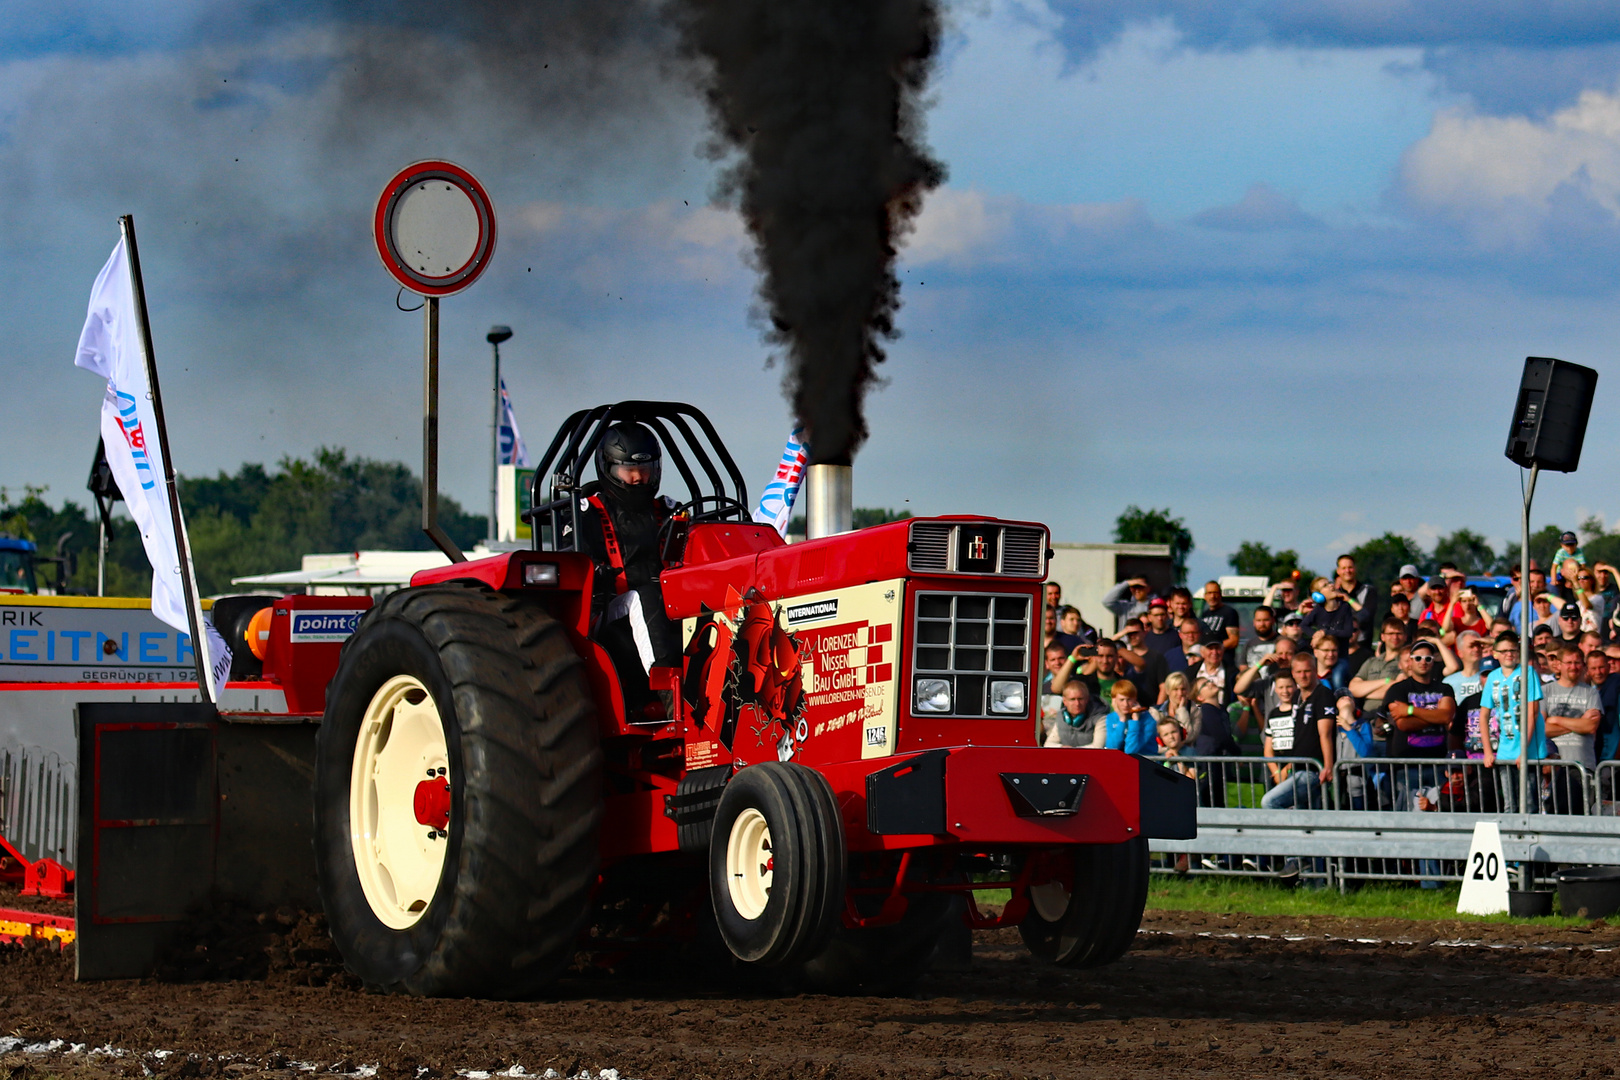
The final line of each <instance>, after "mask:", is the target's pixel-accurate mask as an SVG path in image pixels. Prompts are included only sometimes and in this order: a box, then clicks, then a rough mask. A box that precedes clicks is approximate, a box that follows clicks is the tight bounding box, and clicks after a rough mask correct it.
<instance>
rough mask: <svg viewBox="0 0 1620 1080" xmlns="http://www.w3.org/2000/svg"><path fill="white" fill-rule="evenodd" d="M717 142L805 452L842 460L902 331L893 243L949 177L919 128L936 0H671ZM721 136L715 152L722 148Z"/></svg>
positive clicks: (936, 32) (724, 189)
mask: <svg viewBox="0 0 1620 1080" xmlns="http://www.w3.org/2000/svg"><path fill="white" fill-rule="evenodd" d="M671 11H672V13H673V14H674V15H675V17H676V20H677V22H678V25H679V28H680V32H681V36H682V41H683V44H684V47H685V49H686V50H687V51H688V53H689V54H691V55H693V56H695V57H696V58H697V59H699V60H700V61H703V62H704V63H705V66H706V69H707V70H706V74H705V75H704V76H703V81H704V87H703V89H704V92H705V95H706V96H707V98H708V101H709V106H710V109H711V111H712V114H713V119H714V126H715V132H716V135H717V136H718V138H719V140H721V142H722V143H723V144H724V146H730V147H736V148H737V149H739V150H741V151H742V156H741V160H740V161H738V162H737V163H736V164H735V165H733V166H732V167H731V168H730V169H729V170H728V171H727V172H726V174H725V176H724V178H723V180H722V182H721V194H722V196H723V197H726V198H728V199H730V200H733V201H735V202H736V204H737V206H738V209H739V210H740V211H741V212H742V215H743V218H744V220H745V221H746V222H747V224H748V228H749V231H750V232H751V233H752V234H753V236H754V240H755V244H756V247H757V255H758V260H759V269H760V271H761V274H762V277H763V280H762V281H761V283H760V296H761V299H762V300H763V302H764V305H765V307H766V308H767V315H768V318H769V322H770V327H771V329H770V330H769V331H768V333H767V340H769V341H770V342H771V343H772V344H774V345H778V346H781V347H782V348H784V349H785V350H786V352H787V358H788V365H787V366H788V371H787V375H786V379H785V389H786V391H787V394H788V397H789V399H790V400H791V402H792V404H793V409H794V413H795V415H796V416H797V417H798V419H799V422H800V423H802V424H803V425H804V427H805V429H806V432H807V433H808V436H809V439H810V447H811V456H812V460H813V461H815V462H818V463H824V464H847V463H848V462H849V461H850V459H851V458H852V457H853V455H854V453H855V451H856V450H857V449H858V448H859V447H860V445H861V443H862V442H863V441H864V440H865V438H866V434H867V429H866V417H865V413H864V409H863V399H864V397H865V394H866V391H867V389H868V388H869V387H870V386H871V384H872V383H873V381H874V380H875V379H876V377H877V375H876V370H875V369H876V366H877V365H878V364H879V363H881V362H882V361H883V359H884V350H883V345H882V343H883V342H884V341H889V340H893V339H894V338H896V337H897V336H898V331H897V330H896V329H895V325H894V318H895V312H896V311H897V310H898V309H899V307H900V282H899V280H898V279H897V278H896V277H895V273H894V261H895V244H896V242H897V241H898V240H899V239H900V238H901V237H902V236H903V235H904V234H905V233H906V232H907V230H908V229H909V227H910V224H911V222H912V219H913V218H915V216H916V214H917V212H918V211H919V210H920V209H921V208H922V198H923V195H924V194H925V193H926V192H928V191H929V190H931V189H932V188H934V187H936V186H938V185H939V184H940V183H941V182H942V181H943V180H944V179H945V168H944V166H943V165H942V164H940V163H939V162H938V161H936V160H934V159H933V158H932V157H931V156H929V153H928V150H927V148H926V147H925V146H923V144H922V138H921V127H922V124H921V94H922V91H923V87H924V85H925V83H926V82H927V78H928V75H929V72H930V70H931V68H932V65H933V59H934V56H935V53H936V52H937V50H938V47H939V38H940V15H939V9H938V6H937V3H936V2H935V0H763V2H762V0H674V5H673V7H672V8H671ZM724 146H717V147H715V148H713V150H714V154H715V156H719V155H720V154H722V153H723V152H724Z"/></svg>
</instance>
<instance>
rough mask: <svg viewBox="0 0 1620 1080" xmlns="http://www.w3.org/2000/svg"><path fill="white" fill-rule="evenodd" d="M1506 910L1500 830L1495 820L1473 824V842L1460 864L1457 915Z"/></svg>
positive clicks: (1505, 888) (1483, 913)
mask: <svg viewBox="0 0 1620 1080" xmlns="http://www.w3.org/2000/svg"><path fill="white" fill-rule="evenodd" d="M1507 909H1508V877H1507V864H1506V862H1505V861H1504V860H1503V858H1502V830H1501V829H1499V828H1498V827H1497V825H1496V822H1494V821H1477V822H1475V823H1474V842H1473V843H1471V844H1469V845H1468V861H1467V862H1466V863H1464V864H1463V883H1462V892H1461V894H1459V895H1458V897H1457V914H1459V915H1496V914H1499V913H1501V912H1504V911H1506V910H1507Z"/></svg>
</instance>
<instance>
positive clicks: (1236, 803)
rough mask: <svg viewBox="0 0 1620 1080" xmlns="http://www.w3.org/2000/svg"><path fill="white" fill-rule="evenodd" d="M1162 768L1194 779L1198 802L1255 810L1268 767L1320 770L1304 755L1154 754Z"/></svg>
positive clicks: (1267, 787) (1267, 782) (1267, 783)
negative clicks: (1195, 780) (1170, 769)
mask: <svg viewBox="0 0 1620 1080" xmlns="http://www.w3.org/2000/svg"><path fill="white" fill-rule="evenodd" d="M1150 760H1152V761H1157V762H1159V763H1160V764H1161V765H1164V766H1165V767H1166V768H1180V769H1181V771H1183V772H1186V773H1188V775H1191V776H1194V777H1196V778H1197V780H1198V805H1199V806H1220V807H1231V808H1233V809H1240V810H1258V809H1260V801H1261V800H1262V799H1263V798H1265V796H1266V795H1267V793H1269V792H1270V791H1271V789H1272V787H1273V786H1275V785H1274V784H1273V783H1272V779H1271V767H1273V766H1274V767H1276V768H1278V769H1287V768H1293V769H1309V770H1310V771H1312V772H1320V771H1321V769H1322V764H1321V762H1318V761H1313V760H1312V759H1310V758H1305V757H1297V758H1295V757H1276V758H1264V757H1196V756H1192V755H1187V756H1184V757H1173V758H1167V757H1156V758H1151V759H1150Z"/></svg>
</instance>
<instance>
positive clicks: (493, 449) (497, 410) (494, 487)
mask: <svg viewBox="0 0 1620 1080" xmlns="http://www.w3.org/2000/svg"><path fill="white" fill-rule="evenodd" d="M511 336H512V328H511V327H510V326H492V327H490V328H489V333H487V334H485V335H484V340H485V341H487V342H489V347H490V349H491V350H493V351H494V353H495V376H494V382H493V383H492V384H491V385H492V389H491V393H492V394H493V395H494V398H495V404H494V407H493V409H492V410H491V412H490V421H489V541H490V546H491V547H494V546H495V539H496V532H495V530H496V524H495V522H496V514H497V511H498V510H499V509H500V476H501V342H503V341H505V340H506V339H507V338H510V337H511Z"/></svg>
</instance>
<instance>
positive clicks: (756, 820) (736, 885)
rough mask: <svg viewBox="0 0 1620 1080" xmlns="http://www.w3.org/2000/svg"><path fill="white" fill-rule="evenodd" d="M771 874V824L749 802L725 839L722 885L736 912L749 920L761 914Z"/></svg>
mask: <svg viewBox="0 0 1620 1080" xmlns="http://www.w3.org/2000/svg"><path fill="white" fill-rule="evenodd" d="M774 876H775V863H774V862H773V861H772V853H771V827H770V825H769V824H767V823H766V821H765V815H764V814H762V813H760V812H759V811H758V810H755V809H754V808H753V807H752V806H750V807H749V808H748V809H746V810H744V811H743V812H742V813H740V814H738V815H737V820H736V821H734V822H732V824H731V836H730V837H729V838H727V840H726V885H727V887H728V890H729V891H730V893H731V906H732V907H734V908H736V909H737V914H739V915H741V916H742V917H743V918H745V919H748V920H750V921H752V920H754V919H757V918H759V917H760V916H761V915H763V914H765V905H766V904H768V903H769V902H770V899H771V879H772V877H774Z"/></svg>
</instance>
